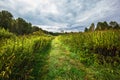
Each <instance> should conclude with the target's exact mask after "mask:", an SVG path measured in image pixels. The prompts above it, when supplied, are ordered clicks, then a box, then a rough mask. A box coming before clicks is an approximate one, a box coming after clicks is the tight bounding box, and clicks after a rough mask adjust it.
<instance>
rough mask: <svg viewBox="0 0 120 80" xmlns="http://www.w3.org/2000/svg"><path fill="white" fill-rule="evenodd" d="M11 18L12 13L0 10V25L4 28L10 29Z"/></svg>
mask: <svg viewBox="0 0 120 80" xmlns="http://www.w3.org/2000/svg"><path fill="white" fill-rule="evenodd" d="M12 18H13V15H12V14H11V13H10V12H8V11H5V10H3V11H1V12H0V26H1V27H3V28H5V29H10V27H11V26H12V24H11V22H12Z"/></svg>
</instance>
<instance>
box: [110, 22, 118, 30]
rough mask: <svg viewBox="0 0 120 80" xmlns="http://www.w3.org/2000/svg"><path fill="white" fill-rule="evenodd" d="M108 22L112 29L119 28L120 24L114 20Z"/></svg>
mask: <svg viewBox="0 0 120 80" xmlns="http://www.w3.org/2000/svg"><path fill="white" fill-rule="evenodd" d="M109 24H110V26H111V27H112V28H113V29H120V26H119V24H118V23H117V22H116V21H111V22H110V23H109Z"/></svg>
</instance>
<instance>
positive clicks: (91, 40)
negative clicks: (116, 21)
mask: <svg viewBox="0 0 120 80" xmlns="http://www.w3.org/2000/svg"><path fill="white" fill-rule="evenodd" d="M119 33H120V31H119V30H107V31H95V32H85V33H71V34H67V35H63V36H61V37H60V39H61V41H62V42H63V44H65V45H67V46H68V47H69V49H70V50H71V51H72V52H74V53H75V56H74V58H76V59H78V60H80V61H81V62H82V63H83V64H85V65H86V66H89V67H90V66H96V69H97V70H98V72H99V76H102V78H101V79H102V80H107V79H109V77H110V75H111V76H113V78H111V79H118V78H119V79H120V77H118V76H119V74H120V70H119V69H120V34H119ZM71 55H72V54H71ZM99 66H103V68H102V67H101V69H98V67H99ZM107 68H108V69H109V70H108V71H107V70H106V69H107ZM104 70H106V71H104ZM101 71H104V72H105V73H106V75H103V73H102V72H101ZM111 71H113V72H111ZM114 73H115V74H114ZM116 73H117V74H116ZM95 75H96V76H97V78H98V73H96V72H95ZM103 76H104V77H105V76H106V77H105V78H104V77H103ZM103 78H104V79H103ZM111 79H110V80H111Z"/></svg>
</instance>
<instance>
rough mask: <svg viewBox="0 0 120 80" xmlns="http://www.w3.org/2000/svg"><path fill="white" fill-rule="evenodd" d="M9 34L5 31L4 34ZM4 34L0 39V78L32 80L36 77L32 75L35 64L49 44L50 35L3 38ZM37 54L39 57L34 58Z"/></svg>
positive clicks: (1, 79)
mask: <svg viewBox="0 0 120 80" xmlns="http://www.w3.org/2000/svg"><path fill="white" fill-rule="evenodd" d="M3 31H4V29H3ZM5 32H6V31H5ZM10 34H11V33H9V32H7V34H6V33H5V35H10ZM5 35H4V34H3V36H2V40H0V44H1V46H0V80H8V79H9V80H18V79H20V80H33V79H34V78H35V77H36V75H34V73H35V72H34V69H35V64H37V63H38V62H37V60H38V59H41V60H42V59H43V57H40V56H43V55H44V54H42V53H43V50H46V49H47V48H48V47H49V46H50V42H51V37H44V36H43V37H41V36H40V37H39V36H22V37H13V38H9V39H4V38H3V37H4V36H5ZM5 37H6V36H5ZM46 51H47V50H46ZM46 51H44V53H45V52H46ZM38 54H39V58H36V57H37V55H38ZM47 55H48V54H47ZM47 55H44V57H45V56H47ZM41 60H39V61H41ZM45 62H46V61H41V62H39V63H43V64H44V63H45ZM39 67H43V65H40V66H39ZM33 72H34V73H33ZM36 73H37V72H36Z"/></svg>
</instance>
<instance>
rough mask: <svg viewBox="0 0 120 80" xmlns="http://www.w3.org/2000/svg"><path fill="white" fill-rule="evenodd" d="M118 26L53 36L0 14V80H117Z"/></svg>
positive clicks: (119, 60)
mask: <svg viewBox="0 0 120 80" xmlns="http://www.w3.org/2000/svg"><path fill="white" fill-rule="evenodd" d="M119 79H120V24H119V23H117V22H116V21H111V22H109V23H108V22H106V21H104V22H98V23H97V25H95V24H94V23H92V24H91V25H90V26H89V27H86V28H85V30H84V32H65V33H54V32H49V31H46V30H43V29H41V28H39V27H38V26H33V25H32V23H30V22H27V21H26V20H24V19H23V18H20V17H19V18H16V19H15V18H14V16H13V15H12V14H11V13H10V12H8V11H5V10H2V11H0V80H119Z"/></svg>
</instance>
